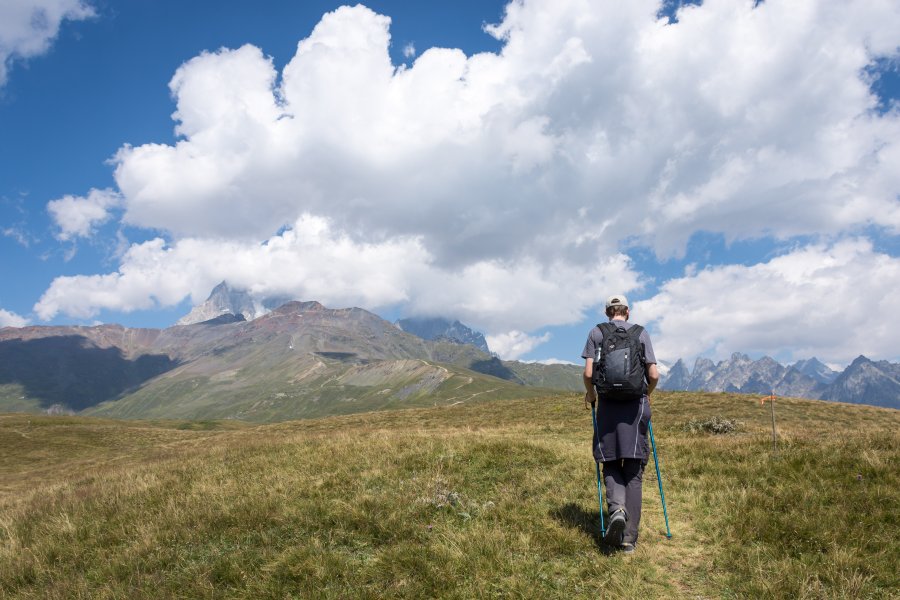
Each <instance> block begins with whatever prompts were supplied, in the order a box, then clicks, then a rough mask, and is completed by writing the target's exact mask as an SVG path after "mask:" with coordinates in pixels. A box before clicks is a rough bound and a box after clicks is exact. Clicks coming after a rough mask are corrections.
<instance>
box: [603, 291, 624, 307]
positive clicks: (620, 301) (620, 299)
mask: <svg viewBox="0 0 900 600" xmlns="http://www.w3.org/2000/svg"><path fill="white" fill-rule="evenodd" d="M611 306H624V307H625V308H628V298H626V297H625V296H623V295H622V294H616V295H615V296H610V297H609V298H607V299H606V308H609V307H611Z"/></svg>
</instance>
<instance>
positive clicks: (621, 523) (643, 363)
mask: <svg viewBox="0 0 900 600" xmlns="http://www.w3.org/2000/svg"><path fill="white" fill-rule="evenodd" d="M606 316H607V318H608V319H609V322H608V323H600V324H598V325H597V326H596V327H594V328H593V329H591V331H590V333H588V339H587V343H586V344H585V345H584V352H582V353H581V357H582V358H583V359H585V360H584V388H585V390H587V391H586V393H585V395H584V400H585V403H590V404H594V403H595V402H596V403H597V426H596V427H595V431H594V439H593V442H592V448H593V453H594V460H596V461H597V462H599V463H601V464H602V465H603V481H604V483H605V485H606V499H607V505H608V507H609V527H608V528H607V531H606V535H605V536H604V538H603V541H604V542H605V543H606V544H608V545H610V546H613V547H618V548H620V549H622V550H623V551H624V552H625V553H626V554H630V553H632V552H634V549H635V546H636V544H637V540H638V526H639V525H640V522H641V480H642V478H643V474H644V467H645V466H646V464H647V459H648V458H649V455H650V452H649V444H648V443H647V428H648V425H649V424H650V394H652V393H653V390H654V389H655V388H656V384H657V383H658V382H659V371H658V370H657V368H656V355H655V354H654V353H653V345H652V344H651V343H650V336H649V335H648V334H647V331H646V330H644V328H643V327H641V326H640V325H637V324H634V323H629V322H628V318H629V316H630V312H629V307H628V299H627V298H626V297H625V296H623V295H621V294H618V295H615V296H610V297H609V299H608V300H607V301H606Z"/></svg>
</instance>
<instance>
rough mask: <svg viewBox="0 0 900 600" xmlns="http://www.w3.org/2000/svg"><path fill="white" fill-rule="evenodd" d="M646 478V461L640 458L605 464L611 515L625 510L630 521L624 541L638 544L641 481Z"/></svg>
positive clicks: (627, 524) (623, 459)
mask: <svg viewBox="0 0 900 600" xmlns="http://www.w3.org/2000/svg"><path fill="white" fill-rule="evenodd" d="M643 477H644V461H642V460H641V459H639V458H622V459H619V460H611V461H609V462H605V463H603V481H604V483H605V484H606V502H607V504H608V506H609V514H612V513H613V512H614V511H616V510H619V509H620V508H621V509H625V516H626V518H627V519H628V520H627V521H626V523H625V534H624V535H623V536H622V541H623V542H626V543H629V544H636V543H637V539H638V526H639V525H640V524H641V480H642V479H643Z"/></svg>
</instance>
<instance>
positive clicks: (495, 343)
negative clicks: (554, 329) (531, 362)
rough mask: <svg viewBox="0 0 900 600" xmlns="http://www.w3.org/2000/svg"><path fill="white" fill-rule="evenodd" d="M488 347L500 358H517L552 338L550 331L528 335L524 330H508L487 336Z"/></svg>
mask: <svg viewBox="0 0 900 600" xmlns="http://www.w3.org/2000/svg"><path fill="white" fill-rule="evenodd" d="M485 339H487V343H488V347H489V348H490V349H491V351H493V352H495V353H497V354H498V355H499V356H500V358H505V359H507V360H515V359H517V358H519V357H520V356H522V355H524V354H528V353H529V352H531V351H532V350H534V349H535V348H537V347H538V346H540V345H541V344H543V343H544V342H547V341H549V340H550V333H545V334H543V335H540V336H536V335H528V334H527V333H525V332H523V331H516V330H513V331H507V332H505V333H498V334H495V335H487V336H485Z"/></svg>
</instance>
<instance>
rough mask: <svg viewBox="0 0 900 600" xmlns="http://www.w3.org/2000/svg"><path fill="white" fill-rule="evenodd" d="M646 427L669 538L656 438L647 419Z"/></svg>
mask: <svg viewBox="0 0 900 600" xmlns="http://www.w3.org/2000/svg"><path fill="white" fill-rule="evenodd" d="M647 429H649V430H650V445H651V446H652V447H653V462H654V464H656V481H657V482H659V497H660V498H661V499H662V505H663V516H664V517H665V518H666V537H667V538H669V539H671V538H672V532H671V531H670V530H669V513H668V511H666V495H665V494H664V493H663V487H662V474H661V473H660V472H659V458H658V457H657V456H656V440H654V439H653V423H651V422H650V421H647Z"/></svg>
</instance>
